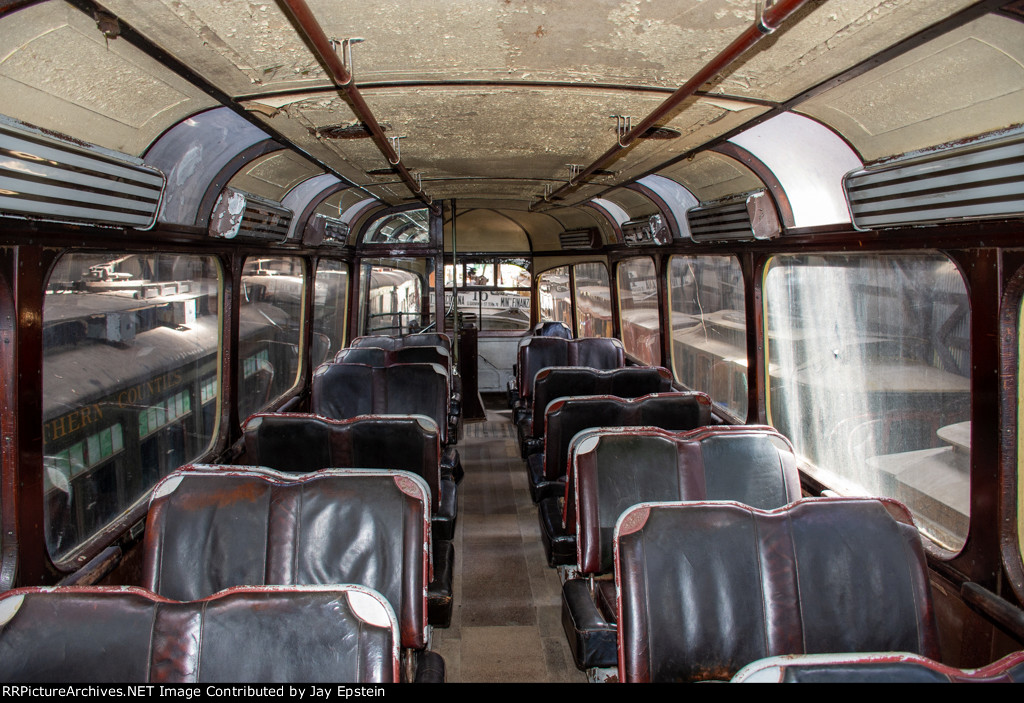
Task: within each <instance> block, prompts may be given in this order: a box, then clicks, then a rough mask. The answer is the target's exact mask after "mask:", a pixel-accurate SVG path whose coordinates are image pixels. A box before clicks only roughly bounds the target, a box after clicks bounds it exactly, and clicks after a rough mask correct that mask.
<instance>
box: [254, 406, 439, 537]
mask: <svg viewBox="0 0 1024 703" xmlns="http://www.w3.org/2000/svg"><path fill="white" fill-rule="evenodd" d="M242 435H243V437H244V438H245V459H246V463H247V464H249V465H252V466H266V467H267V468H270V469H276V470H278V471H287V472H290V473H309V472H311V471H319V470H320V469H330V468H360V469H395V470H397V471H411V472H412V473H414V474H416V475H418V476H421V477H422V478H423V480H424V481H426V482H427V486H429V487H430V496H431V506H430V515H431V521H432V524H433V533H434V539H435V540H451V539H452V538H453V537H454V533H455V520H456V517H457V516H456V510H457V505H458V487H457V486H456V485H455V482H454V481H453V480H451V479H449V478H442V476H441V439H440V437H441V434H440V431H439V430H438V427H437V424H436V423H435V422H434V421H433V420H431V419H430V418H429V417H426V416H425V415H360V416H357V417H354V418H351V419H348V420H332V419H331V418H327V417H321V416H319V415H310V414H305V413H257V414H255V415H252V416H251V417H249V419H248V420H246V421H245V424H244V425H243V427H242Z"/></svg>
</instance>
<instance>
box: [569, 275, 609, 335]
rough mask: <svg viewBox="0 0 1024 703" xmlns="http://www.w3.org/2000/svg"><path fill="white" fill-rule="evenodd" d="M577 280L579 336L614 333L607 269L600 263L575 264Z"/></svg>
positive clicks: (575, 291) (577, 332)
mask: <svg viewBox="0 0 1024 703" xmlns="http://www.w3.org/2000/svg"><path fill="white" fill-rule="evenodd" d="M573 276H574V279H575V290H574V294H575V296H576V315H577V318H578V320H577V328H576V335H577V336H578V337H611V336H612V334H613V333H612V304H611V303H612V298H611V289H610V286H609V284H608V269H607V268H605V265H604V264H601V263H590V264H576V266H574V267H573Z"/></svg>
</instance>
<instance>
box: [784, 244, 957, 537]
mask: <svg viewBox="0 0 1024 703" xmlns="http://www.w3.org/2000/svg"><path fill="white" fill-rule="evenodd" d="M764 301H765V316H766V325H767V333H766V337H767V340H768V374H767V376H768V384H769V386H768V392H769V403H768V410H769V414H770V418H771V421H772V424H774V425H775V426H776V427H777V428H779V430H781V431H782V432H783V433H785V434H786V435H788V436H789V437H790V438H791V439H792V440H793V443H794V444H795V445H796V447H797V449H798V450H800V451H801V452H802V453H803V454H804V455H805V456H807V457H808V459H809V460H810V461H811V462H812V464H813V467H812V469H811V470H812V472H814V473H815V474H816V478H818V479H819V480H820V481H821V482H822V483H823V484H825V485H827V486H829V487H831V488H833V489H835V490H836V491H837V492H839V493H841V494H844V495H855V494H866V495H884V496H889V497H892V498H895V499H897V500H899V501H901V502H903V503H905V504H906V505H907V507H909V508H910V510H911V511H912V512H913V513H914V516H915V519H916V522H917V524H918V527H919V528H920V529H921V531H922V532H924V533H925V534H927V535H929V536H930V537H931V538H932V539H933V540H934V541H935V542H937V543H938V544H940V545H942V546H944V547H946V548H948V549H952V550H959V549H960V548H961V547H963V544H964V541H965V540H966V537H967V526H968V521H969V518H970V490H969V488H970V480H969V479H970V477H969V469H970V424H969V418H970V416H969V409H970V368H971V360H970V347H969V344H968V342H969V333H970V307H969V304H968V299H967V291H966V288H965V285H964V282H963V278H962V277H961V275H960V273H959V271H958V270H957V268H956V266H954V264H953V263H952V262H951V261H950V260H949V259H947V258H946V257H944V256H941V255H938V254H920V255H902V254H901V255H886V254H879V255H839V254H836V255H824V256H797V255H787V256H778V257H775V258H773V259H772V260H771V261H769V264H768V268H767V272H766V275H765V286H764Z"/></svg>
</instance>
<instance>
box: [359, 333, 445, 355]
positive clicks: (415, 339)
mask: <svg viewBox="0 0 1024 703" xmlns="http://www.w3.org/2000/svg"><path fill="white" fill-rule="evenodd" d="M438 345H439V346H442V347H444V348H445V349H446V350H447V351H448V352H449V353H451V351H452V338H451V337H449V336H448V335H446V334H440V333H438V332H417V333H416V334H407V335H405V336H404V337H392V336H389V335H383V334H373V335H365V336H362V337H356V338H355V339H353V340H352V343H351V344H349V346H350V347H380V348H381V349H387V350H389V351H394V350H395V349H401V348H402V347H407V346H409V347H420V346H429V347H432V346H438Z"/></svg>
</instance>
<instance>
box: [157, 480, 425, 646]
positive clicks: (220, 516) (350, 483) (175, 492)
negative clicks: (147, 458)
mask: <svg viewBox="0 0 1024 703" xmlns="http://www.w3.org/2000/svg"><path fill="white" fill-rule="evenodd" d="M429 520H430V495H429V489H428V488H427V485H426V483H425V482H424V481H423V479H421V478H420V477H419V476H415V475H413V474H410V473H408V472H401V471H386V470H381V469H363V470H356V469H326V470H324V471H319V472H316V473H312V474H303V475H298V476H296V475H287V474H283V473H280V472H278V471H273V470H270V469H265V468H253V467H211V466H203V465H195V466H190V467H186V468H184V469H181V470H178V471H175V472H174V473H172V474H170V475H169V476H168V477H166V478H164V479H163V480H161V481H160V482H159V483H158V484H157V485H156V487H155V488H154V489H153V495H152V498H151V499H150V506H149V515H148V517H147V521H146V537H145V546H144V562H143V573H142V585H143V586H145V587H146V588H148V589H150V590H152V591H154V592H155V593H158V594H160V595H162V596H164V597H167V598H173V599H175V600H183V601H187V600H197V599H200V598H205V597H207V596H209V595H210V594H212V593H216V592H217V591H221V590H223V589H225V588H231V587H233V586H242V585H323V584H338V583H354V584H359V585H363V586H366V587H368V588H372V589H373V590H375V591H378V592H380V593H381V594H382V595H383V596H384V597H385V598H387V600H388V602H389V603H390V604H391V606H392V608H393V609H394V611H395V614H396V615H397V617H398V623H399V630H400V632H401V643H402V646H403V647H404V648H408V649H413V650H423V649H425V648H426V646H427V643H428V641H429V627H428V624H427V586H428V583H429V581H430V571H431V566H432V565H431V563H430V554H431V550H430V544H431V540H430V528H429V524H430V523H429Z"/></svg>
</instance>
